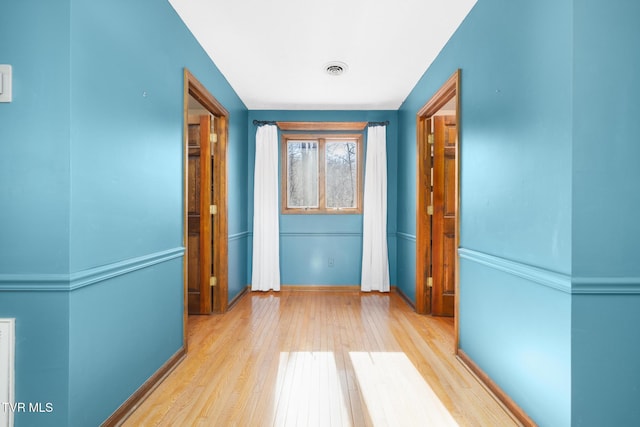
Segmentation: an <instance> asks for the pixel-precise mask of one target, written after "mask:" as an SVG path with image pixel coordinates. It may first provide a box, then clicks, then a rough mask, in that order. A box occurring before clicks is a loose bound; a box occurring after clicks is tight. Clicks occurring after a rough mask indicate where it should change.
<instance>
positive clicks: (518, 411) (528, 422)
mask: <svg viewBox="0 0 640 427" xmlns="http://www.w3.org/2000/svg"><path fill="white" fill-rule="evenodd" d="M458 360H459V361H460V363H461V364H462V365H463V366H464V367H465V368H467V369H468V370H469V372H471V373H472V374H473V375H474V376H475V377H476V378H477V379H478V381H479V382H480V383H481V384H482V385H484V386H485V387H486V388H487V390H488V391H489V392H491V394H493V395H494V397H495V399H496V400H497V401H498V402H500V403H501V404H502V405H504V407H505V409H506V412H507V413H511V414H512V415H513V416H514V417H515V419H516V420H518V421H519V422H520V423H522V425H524V426H526V427H534V426H537V424H536V423H535V422H534V421H533V420H532V419H531V418H530V417H529V416H528V415H527V413H526V412H525V411H523V410H522V408H520V406H518V404H517V403H516V402H514V401H513V399H511V398H510V397H509V395H508V394H507V393H505V392H504V391H503V390H502V389H501V388H500V387H499V386H498V384H496V383H495V382H493V380H492V379H491V378H490V377H489V375H487V374H486V373H485V372H484V371H483V370H482V369H480V367H479V366H478V365H477V364H476V363H475V362H474V361H473V360H472V359H471V358H470V357H469V355H467V354H466V353H465V352H464V351H462V350H460V349H458Z"/></svg>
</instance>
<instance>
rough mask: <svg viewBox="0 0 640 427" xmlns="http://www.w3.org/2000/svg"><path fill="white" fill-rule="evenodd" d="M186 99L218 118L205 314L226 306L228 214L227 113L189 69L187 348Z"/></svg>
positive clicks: (186, 72)
mask: <svg viewBox="0 0 640 427" xmlns="http://www.w3.org/2000/svg"><path fill="white" fill-rule="evenodd" d="M189 96H192V97H193V98H195V99H196V100H197V101H198V102H199V103H200V104H201V105H202V106H203V107H205V108H206V109H207V110H208V111H209V112H210V113H211V114H212V115H214V116H215V117H217V118H218V127H217V128H216V130H215V131H216V133H217V135H218V142H217V143H216V144H215V148H214V150H215V152H214V154H215V155H214V173H215V177H214V185H215V187H216V188H214V194H215V195H216V200H214V201H212V203H213V204H216V205H217V207H218V210H217V214H216V215H215V217H214V218H215V220H214V221H213V224H212V226H213V227H214V228H215V230H214V236H216V240H215V242H214V250H213V259H212V263H213V265H214V270H215V271H216V277H217V284H216V286H215V287H214V288H213V303H211V302H209V307H208V311H213V312H215V313H224V312H225V311H226V310H227V305H228V301H227V300H228V243H227V242H228V213H227V143H228V122H229V112H228V111H227V110H226V109H225V108H224V107H223V106H222V104H220V102H218V100H217V99H216V98H214V97H213V95H211V93H210V92H209V91H208V90H207V89H206V88H205V87H204V85H202V84H201V83H200V82H199V81H198V79H196V78H195V76H194V75H193V74H191V72H190V71H189V70H188V69H186V68H185V69H184V96H183V98H184V111H183V123H184V127H183V150H182V153H183V156H184V159H183V160H184V161H183V168H184V171H183V172H184V173H183V176H182V179H183V191H184V197H183V214H182V215H183V216H182V222H183V245H184V247H185V255H184V257H183V276H184V277H183V281H184V331H183V333H184V342H185V348H186V344H187V343H186V340H187V319H188V280H187V279H188V277H187V273H188V269H187V252H186V248H187V242H188V219H189V217H188V204H187V197H188V194H189V192H188V187H187V186H188V182H189V180H188V174H189V141H188V139H189V129H188V126H189V124H188V123H189ZM200 191H201V192H210V191H211V188H204V189H201V190H200Z"/></svg>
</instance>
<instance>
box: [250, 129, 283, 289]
mask: <svg viewBox="0 0 640 427" xmlns="http://www.w3.org/2000/svg"><path fill="white" fill-rule="evenodd" d="M279 201H280V199H279V197H278V129H277V127H276V126H275V125H265V126H259V127H258V129H257V131H256V166H255V174H254V184H253V264H252V265H253V271H252V277H251V290H252V291H268V290H271V289H273V290H274V291H279V290H280V243H279V239H280V231H279V227H278V213H279V211H278V204H279Z"/></svg>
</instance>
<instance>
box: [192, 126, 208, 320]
mask: <svg viewBox="0 0 640 427" xmlns="http://www.w3.org/2000/svg"><path fill="white" fill-rule="evenodd" d="M211 125H212V119H211V116H210V115H201V116H197V117H196V118H195V120H194V119H189V125H188V126H189V128H188V131H189V134H188V152H189V161H188V168H189V170H188V182H187V216H188V231H187V234H188V236H187V237H188V241H187V289H188V307H189V313H193V314H207V313H210V312H211V285H210V277H211V276H212V274H211V272H212V257H211V247H212V242H213V239H214V235H213V233H212V228H211V212H210V206H211V189H210V186H211V164H212V162H211V143H210V134H211Z"/></svg>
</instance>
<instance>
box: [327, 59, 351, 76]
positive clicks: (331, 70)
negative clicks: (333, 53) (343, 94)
mask: <svg viewBox="0 0 640 427" xmlns="http://www.w3.org/2000/svg"><path fill="white" fill-rule="evenodd" d="M348 68H349V67H347V64H345V63H344V62H338V61H334V62H329V63H328V64H327V65H325V66H324V70H325V71H326V73H327V74H329V75H330V76H340V75H342V74H344V73H346V72H347V69H348Z"/></svg>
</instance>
